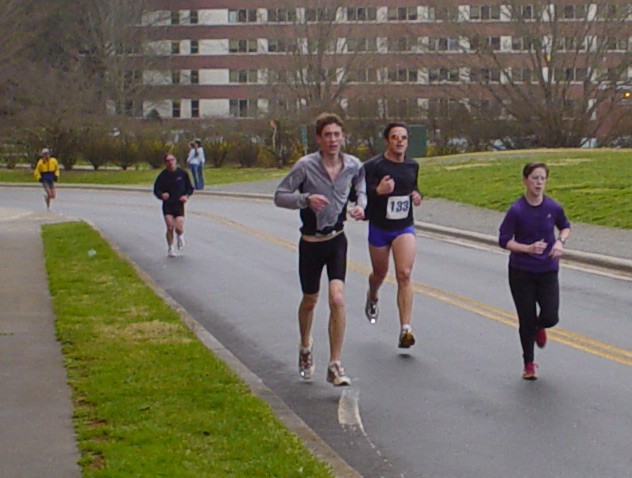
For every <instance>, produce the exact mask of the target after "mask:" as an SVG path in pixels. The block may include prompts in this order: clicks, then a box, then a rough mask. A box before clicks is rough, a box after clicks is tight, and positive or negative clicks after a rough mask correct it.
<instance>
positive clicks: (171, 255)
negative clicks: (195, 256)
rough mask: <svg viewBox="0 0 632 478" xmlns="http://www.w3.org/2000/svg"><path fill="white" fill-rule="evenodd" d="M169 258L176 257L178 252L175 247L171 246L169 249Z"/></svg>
mask: <svg viewBox="0 0 632 478" xmlns="http://www.w3.org/2000/svg"><path fill="white" fill-rule="evenodd" d="M167 256H168V257H176V251H174V250H173V246H169V249H168V250H167Z"/></svg>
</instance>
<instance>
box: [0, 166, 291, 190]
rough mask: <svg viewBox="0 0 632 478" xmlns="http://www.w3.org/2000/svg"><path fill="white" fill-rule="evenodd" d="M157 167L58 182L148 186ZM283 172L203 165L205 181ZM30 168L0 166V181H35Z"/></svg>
mask: <svg viewBox="0 0 632 478" xmlns="http://www.w3.org/2000/svg"><path fill="white" fill-rule="evenodd" d="M159 172H160V170H159V169H153V170H152V169H139V170H135V169H129V170H127V171H123V170H99V171H93V170H73V171H64V170H62V171H61V172H60V179H59V182H60V183H61V184H63V183H72V184H107V185H112V184H122V185H150V184H153V182H154V180H155V179H156V176H158V173H159ZM285 172H286V171H283V170H280V169H277V168H238V167H232V166H226V167H222V168H205V170H204V182H205V183H206V184H207V185H209V186H212V185H214V184H228V183H243V182H248V181H258V180H261V179H270V178H275V177H278V178H280V177H282V176H283V175H284V174H285ZM34 181H35V178H34V177H33V171H32V170H30V169H4V168H0V182H7V183H9V182H10V183H30V182H34Z"/></svg>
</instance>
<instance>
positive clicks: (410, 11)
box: [169, 3, 630, 25]
mask: <svg viewBox="0 0 632 478" xmlns="http://www.w3.org/2000/svg"><path fill="white" fill-rule="evenodd" d="M379 10H380V11H381V12H382V13H378V11H379ZM169 13H170V24H171V25H181V24H184V25H186V24H189V25H198V24H200V15H199V11H198V10H187V11H179V10H173V11H171V12H169ZM629 13H630V8H629V6H628V5H625V4H624V5H614V4H609V5H605V4H595V3H580V4H571V5H556V4H535V5H530V4H527V5H515V6H514V5H509V4H508V5H498V4H490V5H461V6H428V7H416V6H406V7H404V6H401V7H398V6H391V7H373V6H354V7H340V8H337V7H322V8H310V7H306V8H302V9H296V8H261V9H257V8H242V9H229V10H228V23H236V24H239V23H295V22H307V23H316V22H323V23H332V22H363V23H365V22H382V21H387V22H414V21H424V20H425V21H444V20H458V21H464V20H469V21H518V20H521V21H522V20H535V19H545V20H552V19H557V20H585V19H587V18H594V19H601V20H607V19H618V18H624V17H627V16H628V15H629Z"/></svg>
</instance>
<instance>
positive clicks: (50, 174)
mask: <svg viewBox="0 0 632 478" xmlns="http://www.w3.org/2000/svg"><path fill="white" fill-rule="evenodd" d="M33 176H35V179H37V180H38V181H57V179H58V178H59V164H58V163H57V160H56V159H55V158H47V159H45V158H42V159H40V160H39V161H38V162H37V164H36V165H35V171H33Z"/></svg>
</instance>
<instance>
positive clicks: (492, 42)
mask: <svg viewBox="0 0 632 478" xmlns="http://www.w3.org/2000/svg"><path fill="white" fill-rule="evenodd" d="M381 38H382V39H383V44H384V45H385V46H384V48H380V47H379V46H378V39H377V38H375V37H373V38H346V39H344V38H340V39H338V40H335V39H334V40H330V41H329V43H328V47H327V50H326V51H327V52H328V53H378V52H380V53H389V52H398V53H423V52H447V53H457V52H467V51H469V52H473V51H479V50H482V49H488V50H491V51H514V52H525V51H537V50H542V49H544V46H543V45H542V44H541V42H542V40H541V39H538V40H535V39H533V38H528V37H520V36H511V37H504V38H507V39H508V41H507V42H505V43H504V44H503V37H501V36H489V37H472V38H469V39H465V38H458V37H435V38H428V37H425V38H411V37H400V38H384V37H381ZM184 41H185V42H186V40H184ZM590 41H592V44H590V45H589V42H590ZM182 42H183V41H172V42H171V54H172V55H180V54H182V53H183V52H184V50H183V48H182ZM312 43H313V44H312ZM312 43H310V42H307V41H305V42H300V41H299V40H296V39H294V40H290V39H283V38H269V39H267V45H266V44H263V43H262V44H260V42H259V40H257V39H231V40H228V52H229V53H230V54H254V53H295V52H298V51H300V48H301V44H302V45H304V47H303V50H304V52H316V51H318V50H317V46H316V45H315V43H316V42H312ZM538 43H540V44H539V45H538ZM553 43H554V49H555V51H561V52H563V51H568V52H576V51H588V50H602V51H608V52H626V51H630V49H631V48H630V39H629V38H628V37H627V36H620V37H608V38H603V39H592V40H591V39H589V38H578V37H576V36H561V37H559V38H556V39H555V40H554V41H553ZM262 47H265V48H267V50H266V51H264V52H262V51H261V48H262ZM550 48H551V46H550V45H548V46H547V49H548V50H550ZM187 53H188V54H190V55H197V54H199V53H200V41H199V40H190V41H189V49H188V52H187Z"/></svg>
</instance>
